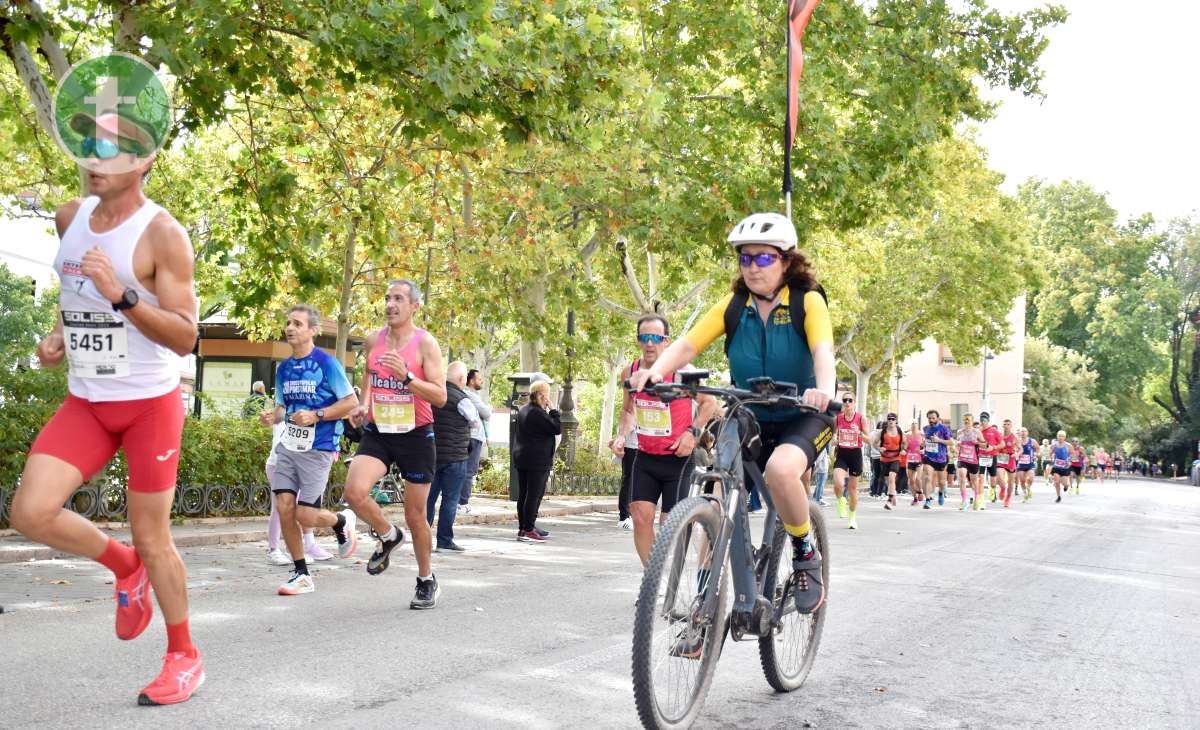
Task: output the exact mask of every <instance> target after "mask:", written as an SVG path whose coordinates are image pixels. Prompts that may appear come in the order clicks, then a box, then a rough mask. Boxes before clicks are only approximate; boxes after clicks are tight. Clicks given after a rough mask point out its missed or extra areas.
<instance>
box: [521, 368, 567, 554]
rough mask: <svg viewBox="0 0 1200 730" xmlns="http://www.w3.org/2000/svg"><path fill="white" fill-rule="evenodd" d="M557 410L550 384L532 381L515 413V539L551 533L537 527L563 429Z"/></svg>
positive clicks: (526, 539) (531, 539) (534, 538)
mask: <svg viewBox="0 0 1200 730" xmlns="http://www.w3.org/2000/svg"><path fill="white" fill-rule="evenodd" d="M558 418H559V414H558V411H557V410H555V409H553V408H551V407H550V384H549V383H546V382H537V383H534V384H533V385H532V386H531V387H530V388H529V403H527V404H526V405H525V406H524V407H522V408H521V410H520V411H519V412H518V413H517V433H516V438H515V439H514V440H513V463H514V464H515V465H516V467H517V483H518V484H519V485H520V491H519V493H518V494H517V520H518V529H517V539H518V540H521V541H522V542H543V541H544V540H545V539H546V536H547V535H549V534H550V533H548V532H546V531H545V530H541V529H538V527H537V516H538V510H539V509H541V506H542V497H544V496H545V494H546V482H547V480H549V478H550V469H551V467H552V466H553V465H554V437H555V436H558V435H559V434H561V433H562V423H560V422H559V420H558Z"/></svg>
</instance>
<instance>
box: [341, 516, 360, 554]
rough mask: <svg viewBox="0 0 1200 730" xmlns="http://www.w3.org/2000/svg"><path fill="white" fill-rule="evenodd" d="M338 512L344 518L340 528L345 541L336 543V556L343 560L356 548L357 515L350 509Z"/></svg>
mask: <svg viewBox="0 0 1200 730" xmlns="http://www.w3.org/2000/svg"><path fill="white" fill-rule="evenodd" d="M340 514H341V515H342V517H345V518H346V525H345V527H343V528H342V534H343V535H345V536H346V542H339V543H338V557H339V558H342V559H343V560H344V559H346V558H349V557H350V556H351V555H353V554H354V551H355V550H356V549H357V548H358V515H356V514H354V510H352V509H344V510H342V511H341V513H340Z"/></svg>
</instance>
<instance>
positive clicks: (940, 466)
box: [925, 461, 946, 471]
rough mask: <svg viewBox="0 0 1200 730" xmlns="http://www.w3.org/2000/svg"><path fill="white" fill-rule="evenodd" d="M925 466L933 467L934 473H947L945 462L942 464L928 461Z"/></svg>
mask: <svg viewBox="0 0 1200 730" xmlns="http://www.w3.org/2000/svg"><path fill="white" fill-rule="evenodd" d="M925 465H926V466H930V467H933V470H934V471H946V462H944V461H942V462H938V461H927V462H925Z"/></svg>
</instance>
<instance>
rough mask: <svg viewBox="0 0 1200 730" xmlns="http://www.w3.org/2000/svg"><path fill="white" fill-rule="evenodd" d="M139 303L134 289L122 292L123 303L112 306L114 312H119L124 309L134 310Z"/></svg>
mask: <svg viewBox="0 0 1200 730" xmlns="http://www.w3.org/2000/svg"><path fill="white" fill-rule="evenodd" d="M137 303H138V293H137V291H135V290H134V289H132V288H130V289H126V290H125V291H123V292H121V301H119V302H117V303H116V304H114V305H112V308H113V311H114V312H119V311H121V310H122V309H132V308H133V307H135V306H136V305H137Z"/></svg>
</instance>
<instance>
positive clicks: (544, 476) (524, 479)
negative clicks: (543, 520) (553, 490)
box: [517, 469, 550, 532]
mask: <svg viewBox="0 0 1200 730" xmlns="http://www.w3.org/2000/svg"><path fill="white" fill-rule="evenodd" d="M549 478H550V470H548V469H547V470H545V471H542V470H534V471H527V470H525V469H518V470H517V484H518V485H519V486H520V490H521V491H520V492H518V493H517V524H518V525H519V527H518V529H519V530H520V531H521V532H529V531H530V530H532V529H533V528H534V523H535V522H537V516H538V510H539V509H541V508H542V497H544V496H546V481H547V480H548V479H549Z"/></svg>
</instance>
